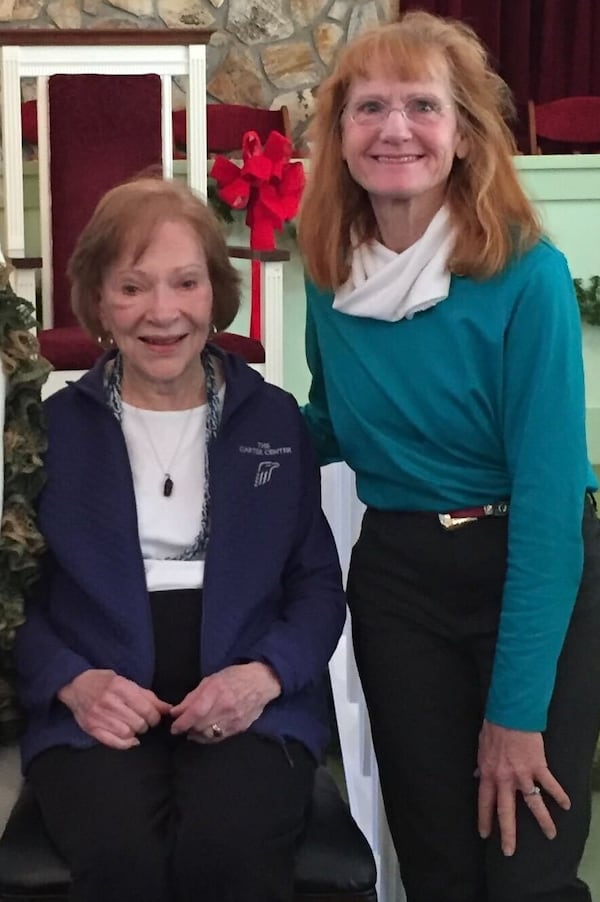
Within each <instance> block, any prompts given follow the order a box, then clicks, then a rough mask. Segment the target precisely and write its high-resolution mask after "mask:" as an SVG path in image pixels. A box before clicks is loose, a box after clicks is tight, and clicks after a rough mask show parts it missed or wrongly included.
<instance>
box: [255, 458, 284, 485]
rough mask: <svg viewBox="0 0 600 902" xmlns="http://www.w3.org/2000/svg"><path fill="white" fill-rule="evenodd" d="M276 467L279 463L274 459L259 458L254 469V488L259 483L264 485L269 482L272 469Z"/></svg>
mask: <svg viewBox="0 0 600 902" xmlns="http://www.w3.org/2000/svg"><path fill="white" fill-rule="evenodd" d="M278 467H279V464H278V463H277V462H276V461H274V460H261V462H260V463H259V465H258V467H257V470H256V476H255V477H254V488H257V486H259V485H266V484H267V482H270V481H271V476H272V475H273V471H274V470H276V469H277V468H278Z"/></svg>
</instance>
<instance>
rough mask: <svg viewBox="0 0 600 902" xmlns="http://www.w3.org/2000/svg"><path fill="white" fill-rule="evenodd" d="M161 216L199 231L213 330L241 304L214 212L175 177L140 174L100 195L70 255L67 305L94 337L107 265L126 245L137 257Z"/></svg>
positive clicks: (101, 331)
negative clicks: (69, 300)
mask: <svg viewBox="0 0 600 902" xmlns="http://www.w3.org/2000/svg"><path fill="white" fill-rule="evenodd" d="M166 221H176V222H185V223H187V224H188V225H190V226H191V227H192V229H193V230H194V232H195V233H196V235H197V236H198V239H199V241H200V243H201V245H202V248H203V250H204V253H205V255H206V263H207V266H208V274H209V278H210V281H211V285H212V289H213V310H212V321H213V324H214V326H215V328H216V330H217V331H221V330H222V329H226V328H227V326H229V325H230V324H231V322H232V321H233V319H234V318H235V315H236V313H237V312H238V309H239V305H240V277H239V274H238V272H237V270H236V269H235V268H234V267H233V266H232V264H231V261H230V259H229V256H228V253H227V245H226V243H225V238H224V236H223V232H222V229H221V226H220V224H219V222H218V220H217V218H216V216H215V215H214V213H213V212H212V210H210V209H209V208H208V207H207V206H206V204H204V203H203V202H202V201H201V200H200V199H199V198H197V197H196V196H195V195H194V194H193V193H192V192H191V191H190V189H189V188H187V187H186V186H185V185H183V184H181V183H180V182H176V181H167V180H166V179H162V178H147V177H142V178H137V179H135V180H134V181H131V182H126V183H125V184H123V185H118V186H117V187H116V188H112V189H111V190H110V191H109V192H108V193H107V194H105V195H104V197H103V198H102V199H101V200H100V202H99V204H98V206H97V207H96V209H95V211H94V213H93V215H92V218H91V219H90V221H89V222H88V224H87V225H86V226H85V228H84V230H83V231H82V233H81V235H80V236H79V240H78V241H77V244H76V246H75V250H74V251H73V254H72V256H71V259H70V261H69V268H68V273H69V277H70V279H71V284H72V287H71V305H72V307H73V311H74V312H75V315H76V316H77V319H78V320H79V322H80V323H81V325H82V326H83V327H84V329H86V330H87V331H88V332H89V333H90V335H92V337H93V338H103V336H104V329H103V327H102V324H101V322H100V317H99V303H100V292H101V289H102V283H103V281H104V278H105V276H106V273H107V271H108V269H109V268H110V267H111V266H112V265H113V264H114V263H115V262H116V261H117V260H118V259H119V258H120V257H121V256H122V254H123V253H125V252H126V250H127V249H129V248H131V249H132V251H133V257H134V259H136V260H137V259H139V257H141V255H142V254H143V253H144V251H145V250H146V248H147V247H148V245H149V244H150V242H151V240H152V235H153V233H154V231H155V230H156V228H157V226H158V225H159V224H160V223H162V222H166Z"/></svg>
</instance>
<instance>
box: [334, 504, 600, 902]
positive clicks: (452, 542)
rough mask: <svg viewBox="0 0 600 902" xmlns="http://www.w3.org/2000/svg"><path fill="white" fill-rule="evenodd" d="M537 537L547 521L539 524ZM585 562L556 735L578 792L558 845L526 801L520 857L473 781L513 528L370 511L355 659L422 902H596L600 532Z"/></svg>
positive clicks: (407, 863)
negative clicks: (484, 820) (480, 810)
mask: <svg viewBox="0 0 600 902" xmlns="http://www.w3.org/2000/svg"><path fill="white" fill-rule="evenodd" d="M532 529H535V524H532ZM583 535H584V545H585V551H586V562H585V568H584V576H583V580H582V584H581V587H580V592H579V595H578V599H577V603H576V607H575V611H574V614H573V617H572V620H571V624H570V627H569V631H568V634H567V637H566V641H565V645H564V647H563V651H562V654H561V658H560V662H559V667H558V675H557V680H556V684H555V690H554V694H553V698H552V703H551V707H550V711H549V720H548V727H547V730H546V732H545V734H544V741H545V747H546V754H547V758H548V764H549V767H550V770H551V771H552V773H553V774H554V776H555V777H556V778H557V779H558V781H559V782H560V783H561V784H562V786H563V787H564V788H565V790H566V792H567V793H568V794H569V796H570V798H571V802H572V807H571V810H570V811H568V812H564V811H562V810H561V809H559V808H558V806H557V805H556V804H554V803H553V802H552V801H551V800H548V799H545V801H546V803H547V805H548V808H549V810H550V812H551V814H552V817H553V819H554V821H555V823H556V826H557V829H558V836H557V838H556V839H555V840H553V841H549V840H547V839H546V838H545V837H544V836H543V834H542V832H541V830H540V828H539V826H538V825H537V822H536V821H535V820H534V819H533V817H532V815H531V814H530V812H529V810H528V809H527V807H526V805H525V804H524V802H523V800H522V799H520V798H519V799H518V801H517V851H516V853H515V855H514V856H513V857H510V858H506V857H505V856H503V854H502V852H501V849H500V844H499V837H498V833H497V831H496V832H495V833H494V834H493V835H492V837H491V838H490V839H489V840H487V841H483V840H481V839H480V837H479V835H478V833H477V790H478V782H477V780H476V779H475V777H474V771H475V768H476V763H477V746H478V734H479V730H480V728H481V723H482V719H483V714H484V707H485V698H486V695H487V690H488V686H489V682H490V677H491V670H492V664H493V657H494V650H495V643H496V636H497V628H498V621H499V614H500V606H501V598H502V588H503V584H504V576H505V570H506V545H507V522H506V520H503V519H495V518H490V519H485V520H480V521H478V522H477V523H474V524H471V525H469V526H466V527H463V528H460V529H458V530H455V531H452V532H448V531H445V530H443V529H442V527H441V526H440V524H439V522H438V520H437V517H436V516H435V515H430V514H422V515H421V514H400V513H387V512H377V511H372V510H369V511H367V513H366V514H365V518H364V521H363V528H362V532H361V535H360V538H359V540H358V543H357V545H356V547H355V549H354V551H353V555H352V562H351V567H350V576H349V584H348V594H349V598H348V601H349V605H350V610H351V613H352V623H353V634H354V644H355V653H356V659H357V664H358V669H359V672H360V675H361V679H362V683H363V688H364V692H365V698H366V701H367V707H368V711H369V715H370V719H371V727H372V732H373V742H374V747H375V752H376V756H377V761H378V765H379V771H380V778H381V784H382V791H383V798H384V803H385V808H386V813H387V817H388V822H389V825H390V830H391V833H392V837H393V840H394V844H395V848H396V851H397V854H398V858H399V862H400V869H401V873H402V880H403V883H404V885H405V888H406V892H407V897H408V900H409V902H533V900H538V902H589V900H590V898H591V897H590V893H589V890H588V888H587V887H586V886H585V884H584V883H583V882H582V881H580V880H579V879H578V878H577V869H578V865H579V861H580V858H581V855H582V853H583V849H584V845H585V841H586V838H587V835H588V831H589V821H590V788H589V778H590V769H591V762H592V757H593V752H594V748H595V744H596V740H597V736H598V730H599V729H600V523H599V522H598V520H597V519H596V516H595V514H594V511H593V509H592V505H591V501H590V500H589V499H588V500H587V501H586V512H585V515H584V521H583ZM557 553H560V549H557Z"/></svg>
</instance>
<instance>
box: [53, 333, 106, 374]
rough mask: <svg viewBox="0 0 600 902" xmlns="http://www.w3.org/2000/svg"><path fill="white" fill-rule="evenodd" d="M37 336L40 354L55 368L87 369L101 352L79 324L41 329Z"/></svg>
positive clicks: (98, 346)
mask: <svg viewBox="0 0 600 902" xmlns="http://www.w3.org/2000/svg"><path fill="white" fill-rule="evenodd" d="M38 338H39V341H40V352H41V354H42V356H43V357H45V358H46V360H49V361H50V363H51V364H52V366H53V367H54V369H56V370H89V368H90V367H91V366H93V365H94V363H95V362H96V360H97V359H98V357H99V356H100V355H101V354H102V352H103V349H102V348H101V347H100V345H99V344H98V343H97V342H95V341H94V340H93V339H92V338H90V336H89V335H88V334H87V332H85V331H84V330H83V329H82V328H81V326H60V327H59V328H57V329H43V330H42V331H41V332H40V333H39V335H38Z"/></svg>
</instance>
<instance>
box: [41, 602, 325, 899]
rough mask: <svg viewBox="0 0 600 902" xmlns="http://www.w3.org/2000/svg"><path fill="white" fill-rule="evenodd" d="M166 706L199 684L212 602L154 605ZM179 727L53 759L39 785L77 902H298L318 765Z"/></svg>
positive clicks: (298, 751) (63, 752) (273, 747)
mask: <svg viewBox="0 0 600 902" xmlns="http://www.w3.org/2000/svg"><path fill="white" fill-rule="evenodd" d="M151 601H152V608H153V616H154V623H155V633H156V653H157V668H156V674H157V678H158V679H156V680H155V684H154V688H155V690H156V691H157V693H158V694H159V696H161V697H163V698H166V699H167V700H169V701H177V700H179V699H180V698H181V697H182V694H185V692H186V691H188V690H189V689H191V688H192V687H193V686H194V685H195V684H196V683H197V673H198V669H199V668H198V661H197V657H198V656H197V647H198V645H197V641H196V642H194V641H189V642H186V636H187V635H189V631H190V630H192V636H193V637H197V636H198V633H197V631H196V628H195V627H197V626H198V625H199V624H198V617H199V609H200V593H199V592H197V591H193V592H192V591H187V590H186V591H184V592H161V593H156V594H155V595H154V596H153V597H152V598H151ZM168 727H169V724H164V725H160V726H158V727H157V728H155V729H153V730H150V731H149V732H148V733H147V734H145V735H144V736H142V737H141V743H140V745H139V746H138V747H136V748H133V749H130V750H128V751H117V750H115V749H110V748H108V747H106V746H102V745H96V746H93V747H92V748H89V749H83V750H77V749H72V748H67V747H59V748H53V749H50V750H48V751H46V752H44V753H42V754H41V755H39V756H38V757H37V758H35V759H34V760H33V762H32V763H31V765H30V767H29V771H28V774H27V776H28V779H29V780H30V781H31V783H32V785H33V786H34V788H35V791H36V794H37V797H38V799H39V802H40V805H41V808H42V812H43V816H44V820H45V822H46V826H47V828H48V831H49V833H50V835H51V836H52V838H53V839H54V841H55V843H56V845H57V847H58V849H59V850H60V852H61V853H62V854H63V856H64V858H65V860H66V861H67V862H68V864H69V866H70V868H71V872H72V875H73V891H72V899H73V900H76V902H109V900H115V902H289V900H291V899H292V896H293V868H294V853H295V844H296V840H297V838H298V836H299V835H300V833H301V831H302V828H303V826H304V816H305V812H306V809H307V806H308V803H309V799H310V794H311V789H312V780H313V774H314V767H315V763H314V760H313V758H312V756H311V755H310V753H309V752H308V751H307V750H306V749H305V748H304V746H302V745H301V744H300V743H298V742H288V743H285V744H283V743H280V742H276V741H274V740H270V739H267V738H264V737H261V736H258V735H253V734H252V733H243V734H240V735H238V736H235V737H232V738H230V739H227V740H225V741H224V742H221V743H218V744H215V745H198V744H197V743H194V742H191V741H188V740H186V739H185V738H184V737H181V736H178V737H172V736H171V735H170V733H169V729H168Z"/></svg>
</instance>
